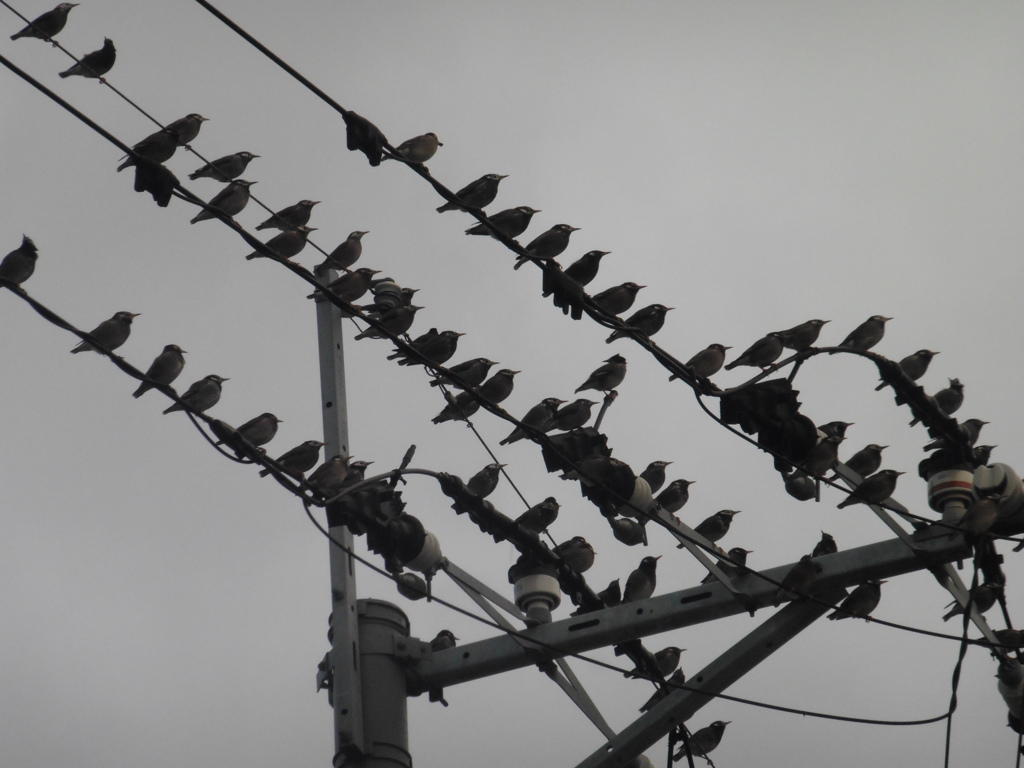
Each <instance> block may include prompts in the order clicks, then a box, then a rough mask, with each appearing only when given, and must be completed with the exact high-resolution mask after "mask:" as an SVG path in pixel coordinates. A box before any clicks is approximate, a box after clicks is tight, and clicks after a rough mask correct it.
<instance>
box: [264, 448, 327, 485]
mask: <svg viewBox="0 0 1024 768" xmlns="http://www.w3.org/2000/svg"><path fill="white" fill-rule="evenodd" d="M324 445H325V444H324V443H323V442H321V441H320V440H307V441H306V442H304V443H300V444H299V445H297V446H295V447H294V448H291V449H290V450H287V451H285V452H284V453H282V454H281V455H280V456H278V457H277V459H275V461H276V462H277V463H278V464H280V465H281V469H283V470H284V473H285V474H286V475H290V476H292V477H294V478H295V479H296V480H300V479H301V478H302V476H303V474H305V473H306V472H308V471H309V470H311V469H312V468H313V467H315V466H316V463H317V461H319V460H320V449H321V448H322V447H323V446H324ZM269 474H270V470H269V469H262V470H260V477H266V476H267V475H269Z"/></svg>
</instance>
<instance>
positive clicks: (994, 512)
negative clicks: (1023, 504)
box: [957, 496, 1005, 535]
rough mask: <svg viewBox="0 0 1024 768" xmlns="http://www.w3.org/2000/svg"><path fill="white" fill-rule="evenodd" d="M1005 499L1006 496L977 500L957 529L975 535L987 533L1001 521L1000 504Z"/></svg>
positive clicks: (962, 518) (958, 523)
mask: <svg viewBox="0 0 1024 768" xmlns="http://www.w3.org/2000/svg"><path fill="white" fill-rule="evenodd" d="M1004 498H1005V497H1004V496H986V497H985V498H981V499H975V500H974V501H973V502H972V503H971V506H970V507H968V509H967V511H966V512H965V513H964V516H963V517H961V518H960V520H959V521H958V522H957V527H958V528H960V529H961V530H963V531H966V532H967V533H973V534H975V535H981V534H983V533H985V532H986V531H987V530H988V529H989V528H991V527H992V526H993V525H995V524H996V520H998V519H999V504H1000V502H1001V501H1002V500H1003V499H1004Z"/></svg>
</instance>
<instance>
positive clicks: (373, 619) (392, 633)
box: [355, 600, 412, 768]
mask: <svg viewBox="0 0 1024 768" xmlns="http://www.w3.org/2000/svg"><path fill="white" fill-rule="evenodd" d="M408 638H409V620H408V619H407V618H406V616H405V614H404V613H402V611H401V610H400V609H399V608H398V606H396V605H392V604H391V603H386V602H384V601H383V600H360V601H359V643H360V648H361V650H360V656H359V659H360V663H361V668H360V676H361V677H362V681H363V693H364V698H363V701H362V704H363V714H364V718H363V720H364V722H365V724H366V733H365V738H366V751H365V754H364V755H363V757H362V758H360V759H359V760H357V761H355V765H357V766H358V768H411V766H412V756H411V755H410V754H409V720H408V700H407V698H406V696H407V694H406V687H407V686H406V679H405V665H404V663H403V662H402V660H401V659H403V658H404V657H406V656H407V655H408V653H409V652H410V647H409V646H410V645H411V644H410V643H409V641H408Z"/></svg>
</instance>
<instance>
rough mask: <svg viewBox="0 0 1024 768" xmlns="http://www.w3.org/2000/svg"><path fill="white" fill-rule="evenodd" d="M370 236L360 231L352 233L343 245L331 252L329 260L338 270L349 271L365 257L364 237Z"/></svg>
mask: <svg viewBox="0 0 1024 768" xmlns="http://www.w3.org/2000/svg"><path fill="white" fill-rule="evenodd" d="M368 234H370V233H369V232H360V231H359V230H356V231H355V232H350V233H349V236H348V237H346V238H345V240H344V241H343V242H342V243H341V245H339V246H338V247H337V248H335V249H334V250H333V251H331V253H330V255H329V256H328V257H327V260H328V261H330V262H331V263H332V264H333V265H334V266H336V267H337V268H338V269H348V268H349V267H351V266H352V265H353V264H355V263H356V262H357V261H359V257H360V256H362V255H363V236H364V235H368Z"/></svg>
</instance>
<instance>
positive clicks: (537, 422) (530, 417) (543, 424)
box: [499, 397, 565, 445]
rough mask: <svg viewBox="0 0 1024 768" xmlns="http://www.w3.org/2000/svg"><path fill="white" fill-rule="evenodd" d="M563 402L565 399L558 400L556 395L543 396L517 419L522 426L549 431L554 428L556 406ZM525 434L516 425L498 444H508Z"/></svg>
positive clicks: (539, 430) (520, 438)
mask: <svg viewBox="0 0 1024 768" xmlns="http://www.w3.org/2000/svg"><path fill="white" fill-rule="evenodd" d="M564 402H565V400H559V399H558V398H557V397H547V398H544V399H543V400H541V401H540V402H539V403H537V405H535V406H533V408H531V409H530V410H529V411H527V412H526V415H525V416H523V418H521V419H520V420H519V421H520V423H521V424H522V425H523V426H524V427H530V428H532V429H535V430H537V431H538V432H550V431H551V430H552V429H554V428H555V426H554V420H555V414H556V413H557V412H558V406H560V405H561V404H562V403H564ZM526 434H527V433H526V431H525V430H523V429H522V427H516V428H515V429H513V430H512V432H511V433H510V434H509V436H508V437H506V438H505V439H504V440H502V441H501V442H500V443H499V445H508V444H509V443H514V442H516V441H517V440H522V439H523V438H524V437H526Z"/></svg>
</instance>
